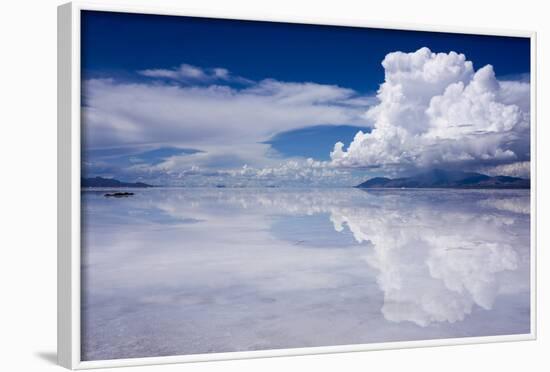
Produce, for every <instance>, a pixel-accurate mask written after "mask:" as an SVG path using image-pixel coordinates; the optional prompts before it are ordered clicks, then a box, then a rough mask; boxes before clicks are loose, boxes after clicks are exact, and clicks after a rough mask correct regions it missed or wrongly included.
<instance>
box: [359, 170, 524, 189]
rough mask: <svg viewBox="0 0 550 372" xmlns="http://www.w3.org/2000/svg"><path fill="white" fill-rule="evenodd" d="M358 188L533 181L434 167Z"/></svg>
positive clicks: (502, 185)
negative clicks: (413, 174)
mask: <svg viewBox="0 0 550 372" xmlns="http://www.w3.org/2000/svg"><path fill="white" fill-rule="evenodd" d="M356 187H358V188H371V189H372V188H411V189H414V188H456V189H529V188H530V187H531V181H530V180H528V179H524V178H518V177H509V176H487V175H485V174H481V173H475V172H461V171H446V170H442V169H433V170H431V171H429V172H425V173H421V174H418V175H416V176H412V177H404V178H394V179H391V178H386V177H374V178H371V179H369V180H367V181H365V182H363V183H361V184H359V185H357V186H356Z"/></svg>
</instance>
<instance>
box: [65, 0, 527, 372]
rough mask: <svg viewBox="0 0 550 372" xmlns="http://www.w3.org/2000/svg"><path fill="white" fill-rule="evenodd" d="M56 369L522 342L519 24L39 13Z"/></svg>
mask: <svg viewBox="0 0 550 372" xmlns="http://www.w3.org/2000/svg"><path fill="white" fill-rule="evenodd" d="M58 28H59V30H58V37H59V39H58V41H59V44H58V53H59V59H58V102H59V107H58V128H59V129H58V226H59V231H58V242H59V246H58V314H59V319H58V357H59V363H60V364H61V365H63V366H65V367H67V368H72V369H85V368H96V367H114V366H128V365H143V364H157V363H177V362H193V361H206V360H221V359H237V358H256V357H268V356H281V355H301V354H313V353H332V352H349V351H366V350H379V349H388V348H407V347H420V346H436V345H452V344H464V343H482V342H497V341H512V340H530V339H534V338H535V331H536V323H535V320H536V319H535V315H536V314H535V293H536V291H535V285H536V283H535V262H536V260H535V222H536V221H535V213H534V207H535V196H536V190H535V184H536V182H535V177H536V174H535V160H536V159H535V119H536V118H535V115H534V113H535V110H534V107H535V98H536V97H535V83H536V76H535V74H536V70H535V46H536V43H535V33H534V32H523V31H494V30H471V29H445V28H441V27H437V28H436V27H428V26H410V25H409V26H403V25H394V24H374V23H369V22H368V19H359V20H357V21H354V22H350V21H339V20H326V19H309V18H307V17H300V16H299V15H296V17H288V18H269V17H266V16H260V15H258V16H256V15H254V14H252V15H250V14H248V15H239V14H236V15H235V14H215V13H212V14H197V13H196V12H192V11H185V10H176V9H155V8H149V9H147V8H131V7H123V6H118V5H98V4H95V3H86V2H72V3H69V4H66V5H62V6H60V7H59V9H58Z"/></svg>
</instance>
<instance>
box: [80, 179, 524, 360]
mask: <svg viewBox="0 0 550 372" xmlns="http://www.w3.org/2000/svg"><path fill="white" fill-rule="evenodd" d="M133 191H134V192H135V193H136V194H135V195H134V196H132V197H128V198H120V199H115V198H105V197H103V192H100V191H97V192H91V191H86V192H83V194H82V201H83V209H82V210H83V215H82V217H83V224H82V228H83V240H82V243H83V247H82V358H83V359H84V360H97V359H113V358H133V357H150V356H165V355H183V354H198V353H211V352H227V351H248V350H264V349H279V348H296V347H312V346H330V345H346V344H363V343H372V342H386V341H408V340H425V339H437V338H453V337H468V336H491V335H508V334H520V333H529V327H530V306H529V303H530V301H529V298H530V286H529V278H530V275H529V266H530V263H529V261H530V257H529V252H530V248H529V247H530V233H529V225H530V216H529V203H530V199H529V191H526V190H483V191H481V190H479V191H478V190H379V191H368V192H367V191H364V190H359V189H344V188H341V189H276V188H272V189H230V188H225V189H216V188H202V189H201V188H188V189H183V188H180V189H176V188H174V189H161V188H155V189H138V190H133Z"/></svg>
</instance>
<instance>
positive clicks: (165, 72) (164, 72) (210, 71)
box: [138, 63, 254, 84]
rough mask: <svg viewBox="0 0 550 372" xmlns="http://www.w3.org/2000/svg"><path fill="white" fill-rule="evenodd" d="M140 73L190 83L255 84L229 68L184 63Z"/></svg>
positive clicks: (140, 72)
mask: <svg viewBox="0 0 550 372" xmlns="http://www.w3.org/2000/svg"><path fill="white" fill-rule="evenodd" d="M138 73H139V74H141V75H143V76H147V77H150V78H157V79H170V80H177V81H181V82H188V83H198V82H202V83H212V82H215V81H225V82H233V83H239V84H253V83H254V81H252V80H249V79H246V78H244V77H241V76H235V75H233V74H231V73H230V72H229V70H227V69H225V68H221V67H214V68H202V67H197V66H193V65H189V64H186V63H183V64H181V65H179V66H178V67H175V68H170V69H163V68H155V69H146V70H141V71H138Z"/></svg>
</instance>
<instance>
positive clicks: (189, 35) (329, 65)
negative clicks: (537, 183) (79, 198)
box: [82, 11, 530, 185]
mask: <svg viewBox="0 0 550 372" xmlns="http://www.w3.org/2000/svg"><path fill="white" fill-rule="evenodd" d="M421 48H429V53H428V52H426V53H424V52H418V53H417V54H416V55H415V56H416V57H415V56H413V53H415V52H417V51H419V50H421ZM451 51H453V52H456V53H458V54H463V55H465V59H460V58H458V59H457V58H455V56H454V55H450V54H449V53H450V52H451ZM395 52H401V53H404V54H410V56H404V57H399V56H397V57H395V58H397V59H399V58H404V59H403V60H400V61H394V60H395V58H393V57H389V58H387V56H388V55H391V53H395ZM438 53H441V54H442V57H441V58H439V57H437V55H438ZM443 54H445V55H444V56H443ZM385 58H386V60H387V61H388V62H387V63H386V65H385V66H383V64H382V61H384V60H385ZM392 58H393V59H392ZM414 61H416V62H414ZM419 61H420V62H419ZM467 61H471V66H469V65H468V62H467ZM419 63H420V64H419ZM407 64H410V65H408V66H407ZM488 64H490V65H492V67H493V69H492V73H493V75H492V77H489V79H493V80H495V81H498V82H504V81H506V83H504V84H503V85H502V86H503V87H504V88H502V89H500V88H499V89H498V90H495V89H496V88H494V87H493V88H494V89H493V88H491V89H493V90H494V91H491V92H489V93H490V94H492V96H493V98H492V99H493V100H494V102H488V103H487V110H486V111H487V113H489V112H490V109H489V107H492V108H491V110H493V111H494V107H496V106H495V105H497V106H498V105H500V106H498V107H499V109H500V110H503V112H506V113H507V115H511V116H510V119H509V120H508V121H506V122H504V121H503V122H500V121H499V122H494V123H489V124H487V125H486V126H487V127H486V128H485V127H483V128H479V125H481V123H482V122H487V120H493V119H491V118H490V117H489V116H487V115H489V114H487V115H485V116H484V117H479V118H477V117H472V115H473V114H472V115H470V114H468V115H463V117H464V120H465V121H476V120H479V123H480V124H479V125H478V124H477V123H474V124H475V126H476V129H477V132H479V131H480V130H481V131H482V132H483V133H485V134H487V136H489V134H490V135H491V136H493V134H494V133H493V132H495V130H498V131H499V133H500V134H502V133H503V132H504V129H503V128H505V129H506V131H508V132H509V131H510V130H512V129H513V130H515V129H517V128H520V127H521V128H523V129H525V128H524V127H525V122H526V121H528V116H529V112H528V110H529V108H528V107H527V106H526V104H525V102H526V101H528V97H527V98H526V97H525V94H526V93H525V92H526V91H528V86H527V87H526V86H525V84H528V78H529V66H530V53H529V40H528V39H525V38H510V37H495V36H474V35H461V34H449V33H429V32H413V31H397V30H380V29H364V28H363V29H362V28H352V27H329V26H316V25H300V24H282V23H271V22H250V21H234V20H219V19H218V20H216V19H205V18H191V17H171V16H155V15H139V14H124V13H109V12H94V11H85V12H83V16H82V79H83V82H84V83H83V118H84V126H85V128H84V129H85V130H84V132H85V136H84V157H85V160H84V161H85V165H86V167H85V173H86V174H87V175H90V176H91V175H103V176H113V177H119V178H120V177H122V178H126V179H127V178H134V179H142V180H144V179H146V180H150V181H158V182H166V183H171V184H187V183H188V182H191V183H193V184H201V185H202V184H211V183H219V182H226V181H227V182H236V183H243V182H244V183H245V184H248V183H249V182H252V181H250V179H251V178H254V177H256V175H257V173H258V172H259V173H262V172H263V173H262V174H264V175H265V174H269V175H270V176H269V177H268V178H269V181H265V180H264V181H265V182H273V181H274V180H276V179H277V177H278V176H280V174H281V172H282V173H284V171H283V170H280V172H279V171H278V169H282V168H284V169H287V170H288V169H290V168H292V169H293V172H295V173H296V170H297V169H305V168H304V167H301V165H300V164H301V162H303V161H306V159H307V158H311V159H312V161H313V163H312V162H311V161H310V164H309V165H305V167H309V168H315V169H310V170H309V171H308V172H309V173H308V172H306V173H308V174H309V175H306V174H301V175H300V176H296V175H295V174H294V175H293V177H294V178H292V177H291V178H292V180H294V181H296V180H298V181H296V182H297V183H300V182H302V183H308V182H311V177H314V178H315V177H316V178H321V179H322V178H326V179H329V178H331V177H334V178H336V179H340V180H345V182H355V180H356V178H358V177H359V178H361V177H363V178H364V177H367V176H369V175H371V174H372V171H370V172H369V171H365V169H383V170H384V172H386V173H396V172H401V171H405V172H407V171H412V169H413V168H414V169H415V168H418V167H421V166H422V167H430V166H431V165H433V162H435V161H439V162H441V161H442V160H441V159H449V157H452V158H453V159H455V158H456V159H459V158H460V159H462V160H464V159H467V160H468V161H469V163H468V162H465V161H462V160H461V161H462V162H461V163H460V164H458V163H457V164H454V163H453V166H458V167H463V166H468V167H474V168H475V167H478V168H479V167H499V166H500V167H505V166H510V164H516V163H525V162H527V161H528V160H529V159H528V155H526V153H528V151H526V148H525V146H526V145H525V141H523V142H521V143H519V142H518V143H514V145H513V146H512V147H510V148H504V147H503V145H501V144H503V143H505V142H506V141H507V139H504V138H503V139H502V141H501V142H499V143H498V146H496V147H495V146H494V144H493V143H494V141H495V140H494V139H493V140H489V139H487V140H486V143H487V145H486V146H488V147H487V149H486V150H484V151H485V152H483V151H482V152H481V153H475V154H474V153H470V152H471V151H473V150H471V149H470V150H467V151H466V152H464V151H463V149H461V150H460V151H459V150H457V152H456V153H453V154H451V155H449V154H444V153H442V152H441V151H439V152H438V153H437V154H432V155H430V158H429V159H427V160H422V162H421V163H420V162H419V163H418V164H412V163H414V162H415V160H411V159H418V158H419V156H417V155H414V156H409V157H406V156H404V155H403V154H405V153H407V154H409V155H410V153H411V151H410V150H405V149H403V150H402V151H401V153H399V154H396V153H391V154H389V153H388V154H386V155H387V156H386V157H381V158H380V159H376V157H374V155H373V154H372V151H374V150H372V148H375V147H376V146H378V145H380V144H377V143H374V142H376V141H375V139H376V138H378V137H380V138H379V139H378V140H377V141H385V140H383V139H381V138H382V134H383V132H384V130H383V128H384V120H387V118H386V116H388V115H389V116H388V117H395V118H401V119H400V121H399V123H391V124H392V125H396V126H398V127H399V126H402V127H404V128H406V130H407V131H409V132H410V133H413V134H415V135H417V133H416V132H414V130H416V129H414V130H411V129H410V128H414V126H415V125H417V124H415V123H414V122H411V123H410V124H407V123H405V124H403V123H404V122H405V121H406V120H409V119H410V117H411V115H412V114H411V113H408V114H405V113H404V112H405V111H406V110H407V109H406V107H407V104H405V102H404V101H400V102H399V104H401V105H402V109H400V111H399V113H391V115H390V114H387V115H386V113H380V111H381V109H379V110H371V109H372V108H373V107H375V106H377V105H380V108H383V107H382V106H384V98H380V97H377V92H378V91H379V89H380V87H381V84H382V83H384V81H385V79H386V80H388V79H390V80H391V81H390V80H388V84H386V85H388V87H387V89H388V90H389V89H390V88H391V87H392V86H395V87H401V88H402V89H404V92H405V91H406V92H405V93H406V94H408V96H407V97H405V98H406V99H409V98H410V99H412V98H411V97H415V95H416V92H415V93H413V91H414V89H417V87H418V89H419V90H418V91H419V92H421V93H422V92H425V91H426V90H428V91H430V92H431V95H430V96H429V97H424V98H425V100H424V101H423V102H417V103H416V104H418V107H421V106H422V105H425V106H426V107H425V108H424V109H423V110H422V112H429V113H430V114H429V115H431V116H429V117H428V118H424V117H422V118H420V119H418V120H419V121H420V122H423V121H425V128H424V129H423V130H424V132H426V133H428V132H430V133H429V134H427V135H426V138H431V137H433V136H434V135H435V134H434V133H435V132H436V131H437V133H438V135H439V136H441V133H443V132H444V133H445V135H444V137H445V138H447V137H448V139H449V140H452V139H453V138H454V137H457V134H456V133H455V132H456V130H450V129H449V127H453V128H454V127H464V126H465V125H466V124H467V125H470V124H469V123H459V124H460V125H457V123H454V122H452V121H456V120H457V119H456V115H455V114H452V115H451V113H452V112H454V111H452V110H450V111H449V113H441V112H440V111H438V114H437V115H439V116H438V117H434V116H433V115H432V114H431V112H432V111H433V112H435V111H434V110H435V108H434V107H432V108H431V109H430V110H432V109H433V110H432V111H430V110H428V108H429V105H430V102H431V98H433V97H434V96H443V95H444V93H445V89H446V88H447V87H448V86H449V85H452V84H456V83H461V84H463V85H464V86H466V87H467V86H468V84H469V83H470V82H472V81H474V80H475V79H474V74H475V73H476V72H477V71H479V70H480V69H482V68H483V67H484V66H486V65H488ZM417 68H418V69H419V71H420V70H422V69H424V70H423V71H424V72H423V74H424V78H423V80H419V81H416V80H415V81H412V80H411V79H416V78H417V77H415V76H417V75H418V74H416V75H414V74H415V73H416V72H414V71H412V69H417ZM428 69H433V71H434V72H433V74H432V73H430V72H429V71H428ZM457 69H458V70H460V71H459V72H460V73H457V72H456V71H458V70H457ZM392 71H393V72H392ZM447 71H448V75H449V78H447V77H446V76H445V74H446V73H447ZM413 72H414V73H413ZM389 73H391V74H393V75H392V76H393V77H392V76H390V75H389ZM405 74H409V76H408V77H407V76H405ZM434 74H435V75H437V76H435V75H434ZM453 74H454V75H453ZM431 75H434V76H435V77H433V78H432V77H430V76H431ZM478 75H479V76H480V77H481V75H482V74H478ZM399 79H405V80H403V82H401V81H398V80H399ZM453 79H454V80H453ZM509 81H511V82H512V83H513V84H508V83H507V82H509ZM526 81H527V82H526ZM516 83H517V84H516ZM407 84H410V86H411V87H413V88H414V89H412V88H411V89H408V88H407ZM518 84H523V85H518ZM489 85H490V84H489V83H488V85H487V86H489ZM493 85H494V84H493ZM401 88H399V89H401ZM436 88H437V89H436ZM432 90H433V92H432ZM467 90H468V89H465V91H464V93H463V94H462V96H460V97H458V98H456V97H455V98H453V99H455V101H456V102H459V101H460V102H462V100H467V102H470V103H467V104H470V106H471V105H472V104H473V103H472V102H475V101H476V99H472V97H471V92H470V93H468V92H467ZM470 90H471V91H473V90H474V89H473V85H472V89H470ZM489 93H488V94H489ZM419 96H422V94H419ZM386 99H387V98H386ZM449 99H450V98H449ZM467 104H466V105H467ZM163 105H164V106H163ZM464 105H465V104H464V103H461V106H460V107H465V106H464ZM511 105H515V106H517V107H519V108H520V109H521V112H520V113H519V114H517V113H516V112H515V111H514V109H513V107H512V108H511ZM394 106H395V105H394ZM508 106H510V107H508ZM384 107H385V106H384ZM392 107H393V106H392ZM445 107H449V105H446V106H445ZM369 110H370V111H371V112H370V113H367V112H369ZM426 110H428V111H426ZM465 110H466V111H468V110H471V113H476V112H480V108H479V107H477V108H475V107H473V106H472V107H469V108H466V109H465ZM481 110H483V108H481ZM382 111H383V110H382ZM526 111H527V112H526ZM491 112H492V111H491ZM414 115H418V113H415V114H414ZM422 115H424V114H422ZM434 115H435V114H434ZM453 115H454V116H453ZM514 115H515V116H514ZM451 116H452V117H451ZM512 116H513V117H512ZM407 118H409V119H407ZM526 118H527V119H526ZM401 120H403V122H402V121H401ZM459 120H462V117H460V119H459ZM495 120H497V119H495ZM513 120H515V121H514V122H513V123H512V124H513V125H512V124H510V123H511V122H512V121H513ZM442 122H445V123H446V124H444V125H446V126H447V130H445V131H442V129H441V128H440V127H437V126H441V125H442V124H441V123H442ZM377 126H379V127H380V129H379V130H378V131H376V130H375V131H374V133H372V134H370V137H369V138H365V139H363V137H361V138H355V135H356V133H357V132H358V131H360V130H361V131H362V134H367V133H369V132H371V131H372V130H373V129H374V128H376V127H377ZM527 126H528V124H527ZM512 127H513V128H512ZM426 128H429V130H428V129H426ZM247 129H248V130H247ZM489 132H490V133H489ZM377 133H378V134H377ZM384 133H386V134H387V132H384ZM379 134H380V136H379ZM460 135H466V134H465V133H461V134H460ZM468 135H470V134H468ZM377 136H378V137H377ZM430 136H431V137H430ZM247 137H249V138H247ZM375 137H376V138H375ZM493 137H494V136H493ZM410 138H412V137H406V138H405V137H403V138H401V141H405V140H406V141H409V142H410V141H412V140H411V139H410ZM426 138H425V139H423V140H422V141H423V143H425V142H426V141H427V139H426ZM491 138H492V137H491ZM455 139H456V138H455ZM356 141H358V142H357V146H355V147H354V148H357V151H355V150H353V151H355V152H354V153H352V152H349V154H348V151H347V150H346V148H347V146H348V145H349V144H351V143H352V142H353V143H355V142H356ZM373 141H374V142H373ZM337 142H342V143H343V144H344V145H345V146H344V147H343V152H342V154H343V155H342V156H341V157H338V156H340V155H341V154H340V153H338V154H336V155H335V156H336V157H333V156H332V155H331V151H333V150H334V145H335V144H336V143H337ZM367 142H369V144H368V145H367V144H366V143H367ZM371 142H372V143H371ZM405 145H406V143H405ZM431 145H432V144H430V146H431ZM364 146H369V150H368V151H365V150H361V148H362V147H364ZM384 146H386V147H387V144H385V145H384ZM411 146H412V142H411ZM491 146H492V147H491ZM474 147H479V146H478V145H476V146H474V145H473V144H472V146H471V148H474ZM224 151H225V152H224ZM380 151H382V150H380ZM384 151H389V150H388V149H387V148H385V149H384ZM392 151H394V150H392ZM382 152H383V151H382ZM511 153H513V155H512V154H511ZM113 154H115V155H113ZM487 154H488V155H487ZM503 154H504V155H503ZM373 157H374V158H373ZM488 157H490V161H487V158H488ZM344 158H345V159H344ZM371 158H373V159H374V160H373V159H371ZM470 158H472V159H470ZM478 158H479V159H478ZM342 159H344V160H342ZM388 159H397V162H398V163H399V164H400V165H399V167H395V166H393V167H389V166H386V165H387V164H389V161H388ZM480 159H485V160H483V161H478V160H480ZM512 160H513V161H512ZM286 161H292V162H295V163H292V165H289V164H291V163H288V164H286V163H285V162H286ZM217 162H219V164H218V163H217ZM296 162H297V163H296ZM318 162H321V163H318ZM328 162H332V163H333V164H325V163H328ZM394 163H395V162H394ZM424 163H425V164H424ZM312 164H313V165H312ZM135 165H137V166H135ZM394 165H395V164H394ZM289 167H290V168H289ZM130 168H132V169H130ZM243 168H244V169H245V170H244V171H243V170H242V169H243ZM251 169H255V170H256V171H251ZM262 169H267V170H269V171H266V172H267V173H266V172H264V171H262ZM350 169H351V170H350ZM239 170H240V171H239ZM239 172H240V173H239ZM270 172H271V173H270ZM285 172H286V170H285ZM298 173H300V172H298ZM342 173H346V175H347V176H343V175H342ZM279 178H280V180H283V178H284V177H282V176H281V177H279ZM231 180H233V181H231ZM294 181H292V182H294ZM315 182H321V183H323V180H320V179H316V180H315Z"/></svg>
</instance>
